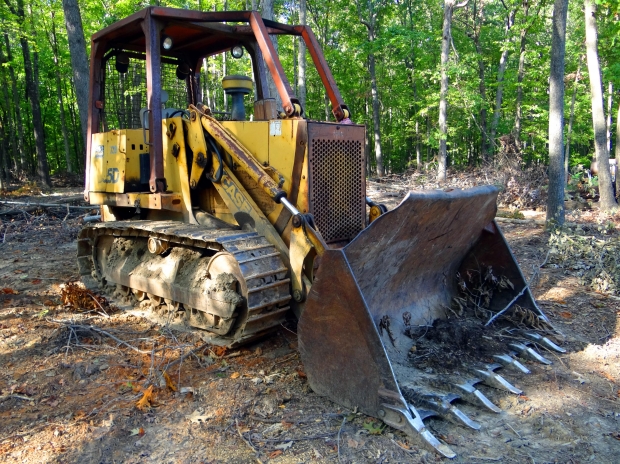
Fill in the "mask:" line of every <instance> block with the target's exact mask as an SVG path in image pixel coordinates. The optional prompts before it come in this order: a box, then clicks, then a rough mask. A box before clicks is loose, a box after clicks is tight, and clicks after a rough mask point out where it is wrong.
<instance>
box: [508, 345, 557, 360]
mask: <svg viewBox="0 0 620 464" xmlns="http://www.w3.org/2000/svg"><path fill="white" fill-rule="evenodd" d="M509 346H510V348H512V349H514V350H516V351H517V353H518V354H519V356H521V357H523V358H526V359H531V360H532V361H537V362H539V363H541V364H546V365H550V364H553V363H552V362H551V361H549V360H548V359H547V358H545V357H544V356H541V355H540V354H538V352H536V351H535V350H534V349H533V348H531V347H529V346H527V345H524V344H523V343H511V344H510V345H509Z"/></svg>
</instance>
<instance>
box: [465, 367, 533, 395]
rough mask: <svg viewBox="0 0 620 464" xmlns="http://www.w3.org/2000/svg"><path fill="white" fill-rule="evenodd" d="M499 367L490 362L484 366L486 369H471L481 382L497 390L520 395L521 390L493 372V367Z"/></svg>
mask: <svg viewBox="0 0 620 464" xmlns="http://www.w3.org/2000/svg"><path fill="white" fill-rule="evenodd" d="M498 367H501V366H500V365H499V364H490V365H488V366H486V369H473V372H474V373H475V374H476V375H479V376H480V377H482V383H483V384H485V385H488V386H489V387H493V388H497V389H498V390H504V391H507V392H510V393H514V394H515V395H520V394H522V393H523V391H521V390H519V389H518V388H517V387H515V386H514V385H512V384H511V383H510V382H508V381H507V380H506V379H505V378H503V377H502V376H501V375H499V374H497V373H495V372H493V370H494V369H497V368H498Z"/></svg>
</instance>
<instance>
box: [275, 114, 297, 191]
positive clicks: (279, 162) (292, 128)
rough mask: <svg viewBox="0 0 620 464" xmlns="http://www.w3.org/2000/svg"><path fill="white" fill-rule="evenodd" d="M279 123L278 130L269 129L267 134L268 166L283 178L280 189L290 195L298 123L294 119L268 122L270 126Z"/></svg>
mask: <svg viewBox="0 0 620 464" xmlns="http://www.w3.org/2000/svg"><path fill="white" fill-rule="evenodd" d="M275 122H278V123H280V128H279V130H278V129H277V128H275V130H274V128H273V127H271V128H270V130H269V132H268V134H269V165H270V166H271V167H272V168H274V169H275V170H276V171H278V172H279V173H280V174H281V175H282V176H283V177H284V185H283V186H282V189H283V190H284V191H285V192H286V193H287V194H290V193H291V176H292V175H293V163H294V162H295V142H296V140H297V139H296V137H297V125H298V121H297V120H295V119H283V120H278V121H269V123H270V124H273V123H275Z"/></svg>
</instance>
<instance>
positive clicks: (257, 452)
mask: <svg viewBox="0 0 620 464" xmlns="http://www.w3.org/2000/svg"><path fill="white" fill-rule="evenodd" d="M235 426H236V429H237V433H238V434H239V436H240V437H241V439H242V440H243V441H244V442H245V444H246V445H248V446H249V447H250V449H251V450H252V451H254V452H255V453H256V462H258V464H263V461H261V460H260V458H259V456H260V453H259V451H258V450H257V449H256V448H254V446H253V445H252V443H250V442H249V441H248V440H246V438H245V437H244V436H243V433H241V429H240V428H239V421H238V420H237V419H235Z"/></svg>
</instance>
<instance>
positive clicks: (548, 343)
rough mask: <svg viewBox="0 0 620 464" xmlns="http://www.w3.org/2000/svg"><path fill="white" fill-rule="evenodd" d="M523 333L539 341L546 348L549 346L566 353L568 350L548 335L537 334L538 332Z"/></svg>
mask: <svg viewBox="0 0 620 464" xmlns="http://www.w3.org/2000/svg"><path fill="white" fill-rule="evenodd" d="M523 335H524V336H525V338H528V339H530V340H532V341H533V342H536V343H539V344H541V345H542V346H544V347H545V348H549V349H550V350H553V351H555V352H556V353H566V350H565V349H564V348H562V347H561V346H558V345H556V344H555V343H553V342H552V341H551V340H549V339H548V338H547V337H543V336H542V335H540V334H537V333H536V332H526V333H524V334H523Z"/></svg>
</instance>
